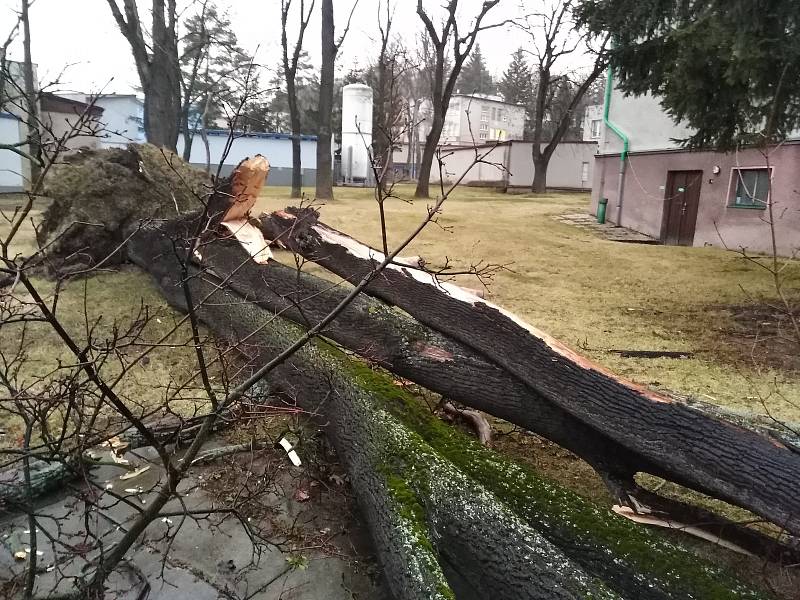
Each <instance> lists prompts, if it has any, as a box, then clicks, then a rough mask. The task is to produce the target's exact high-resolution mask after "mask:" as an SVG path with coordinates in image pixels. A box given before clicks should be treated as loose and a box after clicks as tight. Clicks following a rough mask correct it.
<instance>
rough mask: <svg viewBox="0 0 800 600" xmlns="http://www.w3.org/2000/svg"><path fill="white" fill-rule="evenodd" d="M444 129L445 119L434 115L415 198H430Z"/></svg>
mask: <svg viewBox="0 0 800 600" xmlns="http://www.w3.org/2000/svg"><path fill="white" fill-rule="evenodd" d="M442 129H444V117H441V116H439V115H437V114H434V116H433V121H432V122H431V131H430V133H428V137H427V138H425V149H424V150H423V151H422V161H421V162H420V165H419V173H418V174H417V188H416V189H415V190H414V197H415V198H428V197H430V180H431V171H432V169H433V161H434V159H435V158H436V149H437V148H438V147H439V138H440V137H441V135H442Z"/></svg>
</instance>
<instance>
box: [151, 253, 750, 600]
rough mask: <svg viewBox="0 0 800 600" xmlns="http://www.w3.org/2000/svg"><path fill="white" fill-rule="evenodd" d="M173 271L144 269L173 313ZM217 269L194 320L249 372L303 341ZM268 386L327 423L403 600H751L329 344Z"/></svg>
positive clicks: (196, 291)
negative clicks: (229, 347) (243, 360)
mask: <svg viewBox="0 0 800 600" xmlns="http://www.w3.org/2000/svg"><path fill="white" fill-rule="evenodd" d="M207 248H210V246H207ZM173 266H174V265H170V264H169V263H168V262H167V263H160V261H156V262H155V263H150V265H149V266H148V269H149V270H150V271H151V273H153V274H154V276H155V277H156V278H157V280H158V281H159V284H160V285H161V289H162V291H163V293H164V294H165V295H166V296H167V298H168V300H170V301H171V302H172V303H173V304H174V305H176V306H178V307H181V304H182V302H183V298H184V296H183V294H182V292H181V285H180V282H181V276H180V273H179V272H178V273H176V272H174V271H173ZM195 273H199V272H198V271H195ZM221 275H222V278H220V277H217V276H215V275H213V274H211V272H210V271H206V273H205V275H204V276H203V277H197V276H192V277H190V279H189V281H191V284H190V285H191V287H192V296H193V297H194V298H205V297H206V296H209V295H210V297H209V298H208V300H207V301H206V302H204V303H203V304H202V305H200V306H198V307H197V314H198V316H199V317H200V319H201V320H202V321H204V322H205V323H206V324H207V325H208V326H209V327H211V328H212V329H213V330H214V331H215V332H216V333H217V334H219V335H222V336H224V337H226V338H228V339H229V340H230V341H232V342H234V343H237V342H238V341H239V340H246V343H245V345H244V346H240V349H241V350H242V351H243V352H244V354H245V355H246V356H248V357H254V360H253V364H254V367H257V366H258V365H260V364H263V363H264V362H265V361H266V360H269V359H270V358H272V356H274V355H275V354H277V353H278V352H279V351H280V350H282V349H283V348H284V347H286V346H288V345H289V344H291V343H292V342H293V341H294V340H295V339H297V338H298V337H299V336H300V335H302V330H301V329H299V328H297V327H296V326H294V325H291V324H289V323H288V322H286V321H284V320H283V319H282V318H280V317H276V316H275V314H274V313H273V311H271V310H264V309H262V308H260V307H258V306H257V305H255V304H252V303H249V302H247V297H246V296H243V295H240V294H236V293H233V292H231V291H228V290H226V289H225V285H226V283H225V281H224V279H225V278H226V274H224V273H223V274H221ZM184 308H185V307H184ZM265 324H268V325H267V326H266V327H265V326H264V325H265ZM269 383H270V386H271V389H272V390H274V391H276V392H278V393H283V394H285V395H286V396H287V397H290V398H292V399H295V400H296V401H297V402H298V404H299V405H300V406H301V408H305V409H306V410H308V411H309V412H312V413H313V414H315V415H317V418H318V420H319V422H320V423H322V424H323V428H324V430H325V432H326V434H327V435H328V437H329V439H330V440H331V441H332V442H333V444H334V446H335V447H336V450H337V454H338V456H339V457H340V459H341V460H342V462H343V464H344V465H345V467H346V469H347V471H348V474H349V477H350V481H351V483H352V485H353V489H354V491H355V493H356V496H357V498H358V501H359V505H360V507H361V509H362V512H363V514H364V516H365V518H366V521H367V523H368V525H369V528H370V531H371V533H372V536H373V539H374V541H375V546H376V549H377V551H378V554H379V558H380V560H381V563H382V565H383V567H384V570H385V575H386V578H387V580H388V582H389V585H390V588H391V590H392V592H393V594H394V595H395V596H396V597H397V598H400V599H404V598H413V599H417V598H419V599H422V598H426V599H427V598H443V599H444V598H452V597H454V596H457V597H458V598H460V599H461V598H466V599H469V600H472V599H475V600H478V599H482V598H489V597H491V598H498V599H509V600H511V599H514V600H516V599H519V598H533V599H541V600H545V599H562V598H563V599H566V598H570V599H571V598H590V597H591V598H637V599H644V600H650V599H652V600H656V599H658V600H663V599H666V598H685V597H687V596H694V597H719V598H728V597H731V598H733V597H736V596H735V594H739V593H744V594H745V597H757V596H756V595H755V594H754V593H751V592H747V591H744V590H742V589H741V587H737V584H736V583H735V582H733V581H732V580H731V579H730V578H729V577H728V576H726V575H724V574H721V573H719V572H718V571H716V570H715V569H713V568H710V567H709V565H707V564H703V563H702V561H699V560H698V559H697V558H696V556H695V555H693V554H692V553H690V552H687V551H684V550H680V549H678V547H676V546H674V545H672V544H666V543H664V542H661V541H659V540H658V539H657V538H654V537H653V536H651V535H649V533H648V532H647V531H646V530H643V529H641V528H639V527H637V526H636V525H634V524H632V523H630V522H628V521H624V520H622V519H619V518H618V517H616V516H614V515H611V514H608V513H604V512H602V511H598V510H597V508H596V507H594V506H592V505H590V504H589V503H587V502H586V501H585V500H581V499H580V498H579V497H578V496H576V495H575V494H572V493H570V492H568V491H566V490H563V489H560V488H558V487H557V486H554V485H552V484H551V483H549V482H544V481H542V480H539V479H538V478H537V477H536V476H535V475H533V473H531V472H529V471H526V470H525V469H523V468H521V467H519V466H517V465H515V464H513V463H510V462H508V461H505V460H504V459H503V458H501V457H500V456H498V455H496V454H494V453H493V452H491V451H489V450H486V449H484V448H483V447H481V446H480V445H479V444H477V443H476V442H473V440H471V439H470V438H468V437H467V436H465V435H464V434H459V433H457V432H455V431H453V430H451V429H450V428H449V427H447V426H445V425H443V424H441V423H440V422H438V421H437V420H436V419H435V418H434V417H433V416H432V415H431V414H430V412H429V411H427V409H424V408H422V407H420V405H419V404H418V402H417V401H416V400H415V399H413V398H412V397H410V396H409V395H408V394H407V393H405V392H403V391H402V390H400V389H398V388H397V386H395V385H393V384H392V382H391V380H389V379H387V378H386V377H385V376H384V375H382V374H380V373H377V372H375V371H373V370H372V369H370V368H369V367H367V366H365V365H360V364H359V363H356V362H353V361H352V360H350V359H348V358H347V357H346V356H344V355H343V354H342V353H341V352H339V351H337V350H335V349H334V348H332V347H330V346H329V345H327V344H325V343H321V342H317V343H311V344H310V345H307V346H305V347H304V348H302V349H301V350H300V351H298V352H297V353H296V354H295V355H293V356H292V357H291V358H289V359H288V360H287V361H286V362H285V363H283V364H281V365H280V366H278V367H277V368H276V369H274V370H273V371H272V372H271V373H270V376H269ZM498 481H513V482H514V484H513V485H511V486H508V485H502V484H498ZM623 548H624V550H623ZM610 556H618V557H620V558H621V557H622V556H624V557H625V558H624V560H609V557H610ZM677 572H679V573H680V574H681V576H680V577H675V576H674V573H677ZM671 573H672V575H671ZM734 590H735V591H734Z"/></svg>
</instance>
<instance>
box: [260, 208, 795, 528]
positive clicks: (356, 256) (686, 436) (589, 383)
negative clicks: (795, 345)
mask: <svg viewBox="0 0 800 600" xmlns="http://www.w3.org/2000/svg"><path fill="white" fill-rule="evenodd" d="M318 217H319V215H318V213H317V212H316V211H315V210H312V209H300V210H298V209H289V211H288V212H287V211H280V212H277V213H272V214H271V215H267V216H265V217H262V218H261V221H260V222H261V227H262V230H263V231H264V234H265V236H266V237H267V238H268V239H272V240H275V241H276V242H278V243H279V244H282V245H284V246H286V247H287V248H288V249H290V250H292V251H293V252H296V253H298V254H300V255H301V256H303V257H304V258H306V259H308V260H312V261H314V262H317V263H318V264H320V265H321V266H323V267H325V268H326V269H328V270H329V271H331V272H333V273H335V274H337V275H339V276H341V277H343V278H344V279H346V280H348V281H351V282H353V281H360V280H361V279H362V278H363V277H364V276H365V275H367V274H368V273H369V272H371V271H372V270H373V269H374V268H375V264H376V262H380V261H381V260H382V256H383V255H382V254H381V253H380V252H378V251H376V250H374V249H372V248H369V247H368V246H366V245H364V244H362V243H360V242H358V241H357V240H355V239H353V238H351V237H349V236H347V235H346V234H343V233H341V232H339V231H336V230H335V229H332V228H330V227H328V226H326V225H325V224H323V223H321V222H319V220H318ZM365 291H366V292H367V293H368V294H371V295H373V296H375V297H377V298H380V299H381V300H383V301H385V302H388V303H390V304H392V305H395V306H397V307H399V308H401V309H403V310H405V311H406V312H408V313H409V314H410V315H412V316H413V317H414V318H415V319H417V320H418V321H419V322H420V323H423V324H425V325H427V326H429V327H431V328H432V329H435V330H437V331H440V332H441V333H443V334H445V335H446V336H448V337H450V338H452V339H453V340H457V341H458V342H461V343H462V344H464V345H465V346H468V347H470V348H472V349H473V350H474V351H475V352H476V353H478V354H479V355H482V356H483V357H485V358H486V359H488V360H489V361H491V362H493V363H494V364H495V365H497V366H499V367H500V368H502V369H503V370H505V371H506V372H507V373H509V374H510V375H512V376H514V377H516V378H517V379H518V380H520V381H522V382H523V383H525V384H526V385H527V386H528V387H529V388H530V389H531V390H534V391H535V392H536V393H537V394H538V395H539V396H541V397H542V398H545V399H546V400H547V401H549V402H550V403H552V404H553V405H555V406H558V407H559V408H560V409H562V410H563V411H564V412H566V413H568V414H570V415H571V416H572V417H574V418H575V419H577V420H579V421H581V422H582V423H583V424H585V425H586V426H587V427H589V428H590V429H592V430H594V431H595V432H597V433H598V434H600V435H601V436H602V437H604V438H608V439H610V440H612V441H613V442H615V443H616V444H617V448H622V449H623V450H622V451H621V452H620V453H618V454H617V455H616V456H617V458H618V459H619V460H618V463H617V464H616V466H615V468H614V469H613V470H611V471H607V472H605V473H603V472H601V475H603V476H604V478H605V479H606V481H607V483H608V484H609V485H610V487H611V488H612V489H614V490H615V492H616V494H617V495H618V497H619V498H620V501H621V502H624V503H626V504H629V505H631V506H632V507H634V508H635V507H636V504H637V502H636V495H637V493H638V492H639V489H638V486H637V485H636V483H635V481H634V475H635V474H636V472H639V471H643V472H648V473H652V474H654V475H658V476H660V477H663V478H665V479H668V480H670V481H673V482H675V483H678V484H680V485H683V486H685V487H688V488H691V489H694V490H697V491H699V492H702V493H704V494H707V495H709V496H712V497H714V498H718V499H721V500H725V501H727V502H730V503H731V504H734V505H737V506H740V507H742V508H746V509H748V510H751V511H752V512H754V513H756V514H758V515H760V516H762V517H763V518H765V519H766V520H768V521H770V522H772V523H775V524H776V525H777V526H778V527H780V528H781V529H782V530H786V531H789V532H791V533H792V534H794V535H798V534H800V478H798V477H797V473H798V472H800V455H799V454H798V453H797V452H795V451H794V450H793V449H792V448H790V447H787V446H786V445H784V444H783V443H781V442H779V441H777V440H776V439H771V438H768V437H766V436H763V435H760V434H759V433H756V432H754V431H752V430H750V429H746V428H743V427H739V426H736V425H734V424H732V423H730V422H727V421H723V420H720V419H717V418H714V417H713V416H710V415H708V414H705V413H702V412H700V411H697V410H693V409H692V408H691V407H689V406H687V405H684V404H681V403H678V402H674V401H673V400H671V399H670V398H667V397H665V396H663V395H660V394H657V393H655V392H652V391H650V390H647V389H645V388H641V387H639V386H636V385H635V384H632V383H630V382H627V381H624V380H622V379H620V378H618V377H616V376H615V375H613V374H612V373H609V372H608V371H606V370H604V369H603V368H601V367H599V366H597V365H594V364H592V363H591V362H590V361H588V360H587V359H586V358H584V357H581V356H579V355H577V354H576V353H574V352H573V351H571V350H569V349H568V348H566V347H565V346H563V345H562V344H560V343H558V342H557V341H556V340H553V339H552V338H550V337H549V336H547V335H546V334H544V333H542V332H540V331H538V330H536V329H535V328H533V327H531V326H530V325H528V324H526V323H524V322H523V321H522V320H521V319H519V318H518V317H516V316H514V315H512V314H510V313H508V312H506V311H504V310H503V309H501V308H499V307H497V306H494V305H492V304H491V303H489V302H486V301H485V300H483V299H481V298H479V297H477V296H475V295H474V294H471V293H469V292H467V291H465V290H463V289H461V288H459V287H457V286H454V285H450V284H447V283H440V282H439V281H438V280H437V279H436V277H435V276H434V275H432V274H430V273H428V272H425V271H424V270H421V269H418V268H414V267H410V266H408V265H407V264H399V263H398V264H393V265H390V267H389V268H387V269H385V270H384V271H383V272H382V273H381V276H380V277H376V278H374V279H373V280H372V281H371V282H370V284H369V285H368V286H367V288H366V289H365ZM589 462H590V463H591V462H592V461H591V460H590V461H589ZM595 462H596V461H595ZM637 463H638V464H637ZM648 465H651V466H648ZM626 469H627V472H626Z"/></svg>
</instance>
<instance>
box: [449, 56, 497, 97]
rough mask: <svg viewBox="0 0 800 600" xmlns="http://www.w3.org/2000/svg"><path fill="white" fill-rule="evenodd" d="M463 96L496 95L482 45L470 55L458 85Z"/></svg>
mask: <svg viewBox="0 0 800 600" xmlns="http://www.w3.org/2000/svg"><path fill="white" fill-rule="evenodd" d="M456 87H457V88H458V91H459V92H461V93H462V94H494V93H495V85H494V82H493V81H492V76H491V74H490V73H489V69H487V68H486V63H485V62H484V60H483V54H482V53H481V47H480V44H475V50H473V51H472V54H470V55H469V58H468V59H467V62H466V63H465V64H464V67H463V68H462V69H461V74H460V75H459V77H458V83H457V84H456Z"/></svg>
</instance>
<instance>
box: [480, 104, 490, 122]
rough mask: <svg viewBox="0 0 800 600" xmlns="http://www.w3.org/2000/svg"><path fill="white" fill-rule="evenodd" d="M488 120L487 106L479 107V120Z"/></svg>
mask: <svg viewBox="0 0 800 600" xmlns="http://www.w3.org/2000/svg"><path fill="white" fill-rule="evenodd" d="M488 120H489V107H488V106H484V107H483V108H481V121H488Z"/></svg>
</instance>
